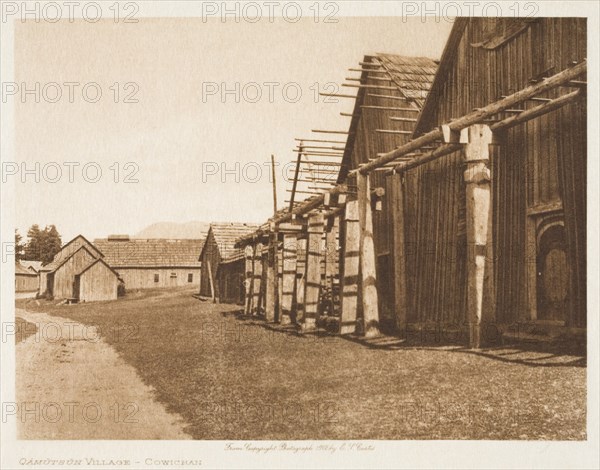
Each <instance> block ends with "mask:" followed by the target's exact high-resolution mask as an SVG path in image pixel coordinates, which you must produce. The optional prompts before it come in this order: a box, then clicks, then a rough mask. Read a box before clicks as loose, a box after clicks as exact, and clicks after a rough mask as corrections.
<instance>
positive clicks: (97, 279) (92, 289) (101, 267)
mask: <svg viewBox="0 0 600 470" xmlns="http://www.w3.org/2000/svg"><path fill="white" fill-rule="evenodd" d="M118 284H119V275H118V273H117V272H116V271H115V270H114V269H112V268H111V267H110V266H109V265H108V264H106V262H105V261H104V260H103V259H102V258H97V259H93V260H91V261H89V262H88V264H87V265H86V266H85V267H84V268H83V269H81V270H80V271H79V272H78V273H77V274H75V279H74V282H73V298H74V299H75V301H76V302H93V301H96V300H116V298H117V289H118Z"/></svg>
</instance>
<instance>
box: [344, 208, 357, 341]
mask: <svg viewBox="0 0 600 470" xmlns="http://www.w3.org/2000/svg"><path fill="white" fill-rule="evenodd" d="M344 225H345V227H344V241H343V244H342V256H343V257H344V262H343V272H342V276H341V277H342V279H341V282H342V286H341V287H342V292H341V304H342V305H341V313H340V334H342V335H346V334H350V333H354V332H355V331H356V316H357V309H358V276H359V273H360V260H359V251H360V224H359V223H358V201H348V202H347V203H346V211H345V215H344Z"/></svg>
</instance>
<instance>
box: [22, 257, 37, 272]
mask: <svg viewBox="0 0 600 470" xmlns="http://www.w3.org/2000/svg"><path fill="white" fill-rule="evenodd" d="M20 263H21V265H22V266H23V267H24V268H25V269H28V270H29V271H31V272H32V273H35V274H38V273H39V272H40V269H41V268H42V262H41V261H30V260H24V259H22V260H21V261H20Z"/></svg>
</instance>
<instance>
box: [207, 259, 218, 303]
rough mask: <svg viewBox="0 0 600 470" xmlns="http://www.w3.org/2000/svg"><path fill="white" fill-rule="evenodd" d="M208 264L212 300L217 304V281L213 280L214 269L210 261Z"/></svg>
mask: <svg viewBox="0 0 600 470" xmlns="http://www.w3.org/2000/svg"><path fill="white" fill-rule="evenodd" d="M207 263H208V280H209V281H210V300H211V301H212V302H213V303H215V302H216V301H217V294H216V292H215V280H214V279H213V274H212V267H211V265H210V261H207Z"/></svg>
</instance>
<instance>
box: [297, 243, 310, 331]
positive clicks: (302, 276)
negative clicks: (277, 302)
mask: <svg viewBox="0 0 600 470" xmlns="http://www.w3.org/2000/svg"><path fill="white" fill-rule="evenodd" d="M306 244H307V240H306V238H300V239H298V244H297V245H296V246H297V251H296V253H297V255H296V260H297V264H296V318H295V321H296V323H297V324H300V323H302V322H303V321H304V285H305V280H306V255H307V250H306Z"/></svg>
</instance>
